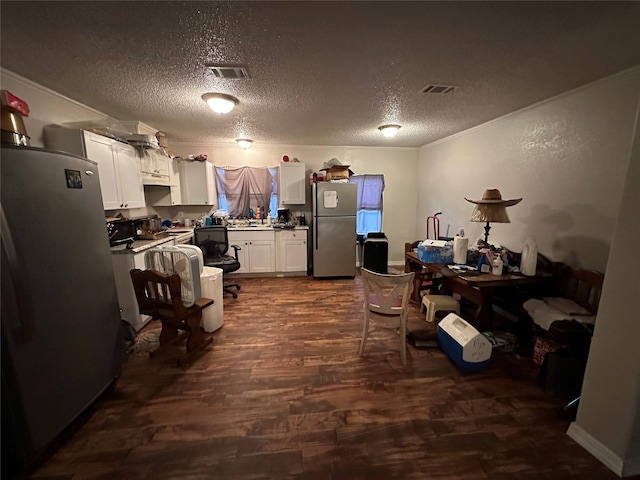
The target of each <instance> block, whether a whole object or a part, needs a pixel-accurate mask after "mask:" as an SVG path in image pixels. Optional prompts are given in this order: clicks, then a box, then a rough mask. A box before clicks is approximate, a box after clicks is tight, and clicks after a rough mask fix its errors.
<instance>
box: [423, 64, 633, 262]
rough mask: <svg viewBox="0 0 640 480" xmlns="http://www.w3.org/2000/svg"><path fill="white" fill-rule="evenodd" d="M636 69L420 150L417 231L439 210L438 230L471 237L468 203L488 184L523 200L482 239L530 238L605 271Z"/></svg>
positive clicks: (513, 241) (474, 230)
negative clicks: (506, 220)
mask: <svg viewBox="0 0 640 480" xmlns="http://www.w3.org/2000/svg"><path fill="white" fill-rule="evenodd" d="M639 89H640V68H635V69H633V70H630V71H627V72H624V73H622V74H618V75H616V76H613V77H609V78H607V79H603V80H601V81H599V82H596V83H593V84H590V85H587V86H585V87H582V88H580V89H577V90H575V91H572V92H567V93H565V94H563V95H561V96H558V97H555V98H553V99H549V100H547V101H545V102H542V103H540V104H537V105H534V106H531V107H529V108H526V109H523V110H520V111H518V112H514V113H512V114H510V115H508V116H506V117H502V118H500V119H497V120H495V121H492V122H489V123H487V124H484V125H482V126H479V127H477V128H474V129H472V130H469V131H466V132H463V133H461V134H458V135H455V136H453V137H449V138H448V139H445V140H442V141H439V142H436V143H434V144H431V145H427V146H425V147H423V148H422V149H421V150H420V160H419V166H418V178H419V190H418V211H417V212H418V216H417V218H416V224H417V230H416V234H417V235H419V236H422V235H424V225H425V222H426V220H425V219H426V217H427V216H428V215H430V214H432V213H434V212H437V211H442V212H443V215H442V216H441V231H442V229H443V227H444V228H446V226H447V225H451V231H452V232H455V231H456V230H457V228H458V227H463V228H464V229H465V232H466V233H467V236H469V237H470V238H471V240H472V241H475V240H476V239H477V238H478V237H480V236H481V235H482V234H483V228H482V227H483V224H480V223H471V222H469V218H470V216H471V212H472V210H473V205H472V204H470V203H468V202H466V201H465V200H464V197H467V198H473V199H478V198H480V197H481V196H482V192H483V191H484V190H485V189H487V188H498V189H499V190H500V191H501V192H502V197H503V198H520V197H522V198H523V201H522V202H521V203H519V204H518V205H515V206H513V207H509V208H508V209H507V211H508V213H509V216H510V218H511V223H510V224H493V226H492V229H491V233H490V239H492V240H493V241H495V242H499V243H501V244H503V245H505V246H507V247H508V248H511V249H513V250H516V251H520V250H521V249H522V245H523V243H524V241H525V239H526V238H527V236H529V235H535V237H536V240H537V243H538V246H539V251H540V252H541V253H543V254H544V255H546V256H548V257H550V258H551V259H552V260H556V261H564V262H567V263H569V264H571V265H573V266H576V267H584V268H591V269H596V270H601V271H604V269H605V267H606V263H607V256H608V254H609V247H610V244H611V236H612V234H613V228H614V225H615V220H616V218H617V212H618V208H619V205H620V198H621V190H622V185H623V181H624V175H625V172H626V170H627V165H628V161H629V152H630V146H631V143H630V142H631V138H632V129H633V122H634V115H635V108H636V105H635V98H637V95H638V91H639Z"/></svg>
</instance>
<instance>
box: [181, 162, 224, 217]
mask: <svg viewBox="0 0 640 480" xmlns="http://www.w3.org/2000/svg"><path fill="white" fill-rule="evenodd" d="M213 168H214V167H213V163H211V162H207V161H204V162H198V161H182V162H180V181H181V184H180V189H181V191H182V192H181V193H182V204H183V205H211V206H214V205H215V204H216V203H217V199H216V185H215V177H214V171H213Z"/></svg>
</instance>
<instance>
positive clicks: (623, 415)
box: [569, 104, 640, 475]
mask: <svg viewBox="0 0 640 480" xmlns="http://www.w3.org/2000/svg"><path fill="white" fill-rule="evenodd" d="M639 105H640V104H639ZM639 111H640V109H639ZM638 205H640V129H636V137H635V147H634V149H633V154H632V157H631V162H630V164H629V171H628V173H627V178H626V182H625V186H624V190H623V197H622V207H621V209H620V215H619V217H618V221H617V224H616V228H615V234H614V236H613V241H612V247H611V255H610V257H609V263H608V265H607V275H606V277H605V283H604V287H603V290H602V298H601V301H600V308H599V310H598V320H597V323H596V330H595V336H594V338H593V341H592V343H591V350H590V353H589V362H588V364H587V371H586V373H585V380H584V387H583V389H582V398H581V399H580V408H579V410H578V417H577V419H576V422H574V424H572V425H571V427H570V429H569V434H570V435H571V436H572V437H573V438H574V439H575V440H577V441H578V443H580V444H582V445H585V446H586V447H589V446H590V445H594V443H595V445H597V446H598V448H595V449H594V450H595V451H594V452H592V453H594V455H595V456H596V457H599V458H600V459H601V460H602V461H603V462H604V463H605V464H610V465H609V466H610V468H612V469H613V470H614V471H616V473H618V474H623V475H640V349H638V345H637V341H638V338H640V322H638V313H637V312H638V301H637V298H638V293H640V278H639V277H638V276H637V275H636V274H635V272H637V271H639V270H640V257H638V255H637V244H638V238H640V217H639V216H638ZM627 252H632V253H633V254H632V255H628V254H627ZM587 449H589V448H587ZM609 452H610V453H611V454H613V456H612V455H610V454H609ZM616 457H617V458H616Z"/></svg>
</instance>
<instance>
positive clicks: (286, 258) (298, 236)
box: [276, 230, 307, 272]
mask: <svg viewBox="0 0 640 480" xmlns="http://www.w3.org/2000/svg"><path fill="white" fill-rule="evenodd" d="M276 247H277V251H276V271H278V272H306V271H307V230H283V231H280V232H276Z"/></svg>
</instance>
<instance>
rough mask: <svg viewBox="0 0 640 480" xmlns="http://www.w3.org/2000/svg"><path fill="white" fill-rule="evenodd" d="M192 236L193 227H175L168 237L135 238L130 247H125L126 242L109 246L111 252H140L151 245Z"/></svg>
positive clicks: (151, 246)
mask: <svg viewBox="0 0 640 480" xmlns="http://www.w3.org/2000/svg"><path fill="white" fill-rule="evenodd" d="M192 236H193V228H182V227H180V228H177V229H176V230H175V233H174V234H170V235H169V236H168V237H164V238H160V239H158V240H136V241H134V242H133V243H132V244H131V247H132V248H130V249H127V246H126V244H122V245H116V246H115V247H111V253H112V254H128V253H140V252H144V251H145V250H148V249H150V248H153V247H157V246H158V245H163V244H165V243H168V242H173V240H178V241H181V240H184V239H186V238H188V237H192Z"/></svg>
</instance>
